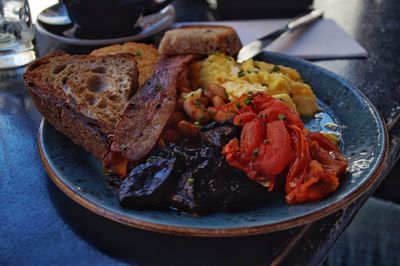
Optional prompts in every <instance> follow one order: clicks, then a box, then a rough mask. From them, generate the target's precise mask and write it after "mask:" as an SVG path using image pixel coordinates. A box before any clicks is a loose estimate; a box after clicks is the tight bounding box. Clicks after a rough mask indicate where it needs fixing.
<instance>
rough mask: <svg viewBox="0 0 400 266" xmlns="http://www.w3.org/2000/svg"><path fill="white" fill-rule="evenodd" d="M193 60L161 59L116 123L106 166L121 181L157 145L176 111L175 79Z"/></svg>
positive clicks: (106, 158) (189, 56)
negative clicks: (130, 165)
mask: <svg viewBox="0 0 400 266" xmlns="http://www.w3.org/2000/svg"><path fill="white" fill-rule="evenodd" d="M192 59H193V56H191V55H186V56H175V57H171V58H167V59H162V60H161V61H160V62H159V64H158V66H157V68H156V72H155V74H154V76H152V77H151V78H150V79H149V80H148V81H147V82H146V83H145V84H144V86H143V87H142V88H141V89H140V91H139V92H138V93H136V95H134V96H133V97H132V98H131V100H130V101H129V104H128V106H127V108H126V109H125V111H124V113H123V114H122V116H121V119H120V120H119V121H118V123H117V125H116V127H115V131H114V137H113V139H114V140H113V142H112V144H111V147H110V152H109V153H108V154H107V156H106V157H105V160H104V162H105V166H106V167H108V168H110V170H111V171H112V172H114V173H117V174H119V175H120V176H121V177H124V176H125V175H126V171H127V164H128V163H136V162H139V161H140V160H141V159H143V158H144V156H146V155H147V154H148V153H149V152H150V151H151V149H152V148H153V147H154V146H155V145H156V143H157V140H158V138H159V137H160V135H161V132H162V130H163V129H164V127H165V125H166V124H167V122H168V120H169V119H170V117H171V114H172V113H173V112H174V110H175V105H176V96H177V94H176V87H177V85H178V84H177V83H178V75H179V74H180V72H181V71H182V70H183V68H184V67H185V65H186V64H187V63H188V62H190V60H192Z"/></svg>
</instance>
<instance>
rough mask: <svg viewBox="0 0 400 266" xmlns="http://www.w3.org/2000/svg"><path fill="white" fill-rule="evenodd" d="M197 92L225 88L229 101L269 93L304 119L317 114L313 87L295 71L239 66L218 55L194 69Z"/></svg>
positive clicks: (257, 63)
mask: <svg viewBox="0 0 400 266" xmlns="http://www.w3.org/2000/svg"><path fill="white" fill-rule="evenodd" d="M191 79H192V81H193V83H192V87H193V88H203V89H207V88H209V87H210V85H212V84H214V85H218V86H222V87H223V88H224V89H225V91H226V93H227V96H228V97H229V100H231V101H232V100H234V99H237V98H239V97H240V96H241V95H243V94H246V93H248V92H265V93H267V94H268V95H272V96H274V97H275V98H279V99H281V100H283V101H284V102H286V103H287V104H288V105H289V106H290V107H291V108H292V110H294V111H297V112H298V113H299V114H300V115H303V116H312V115H314V113H315V112H316V111H317V108H318V106H317V98H316V97H315V95H314V93H313V91H312V89H311V87H310V85H308V84H305V83H304V82H303V81H302V79H301V77H300V74H299V73H298V72H297V71H296V70H295V69H293V68H289V67H285V66H278V65H273V64H269V63H266V62H262V61H256V60H253V59H249V60H246V61H245V62H243V63H241V64H239V63H237V62H236V61H235V59H234V58H233V57H230V56H227V55H224V54H222V53H214V54H212V55H210V56H208V57H207V58H206V59H204V60H201V61H199V62H197V63H194V64H192V66H191Z"/></svg>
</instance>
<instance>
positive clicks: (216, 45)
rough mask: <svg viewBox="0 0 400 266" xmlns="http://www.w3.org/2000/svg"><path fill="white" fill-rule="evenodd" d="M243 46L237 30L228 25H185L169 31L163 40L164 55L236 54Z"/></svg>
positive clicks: (160, 50) (162, 50)
mask: <svg viewBox="0 0 400 266" xmlns="http://www.w3.org/2000/svg"><path fill="white" fill-rule="evenodd" d="M241 47H242V43H241V42H240V39H239V36H238V35H237V33H236V31H235V30H234V29H233V28H231V27H228V26H217V25H207V26H200V25H199V26H183V27H181V28H178V29H174V30H170V31H167V32H166V33H165V35H164V37H163V39H162V40H161V43H160V47H159V52H160V53H161V54H162V55H165V56H169V55H177V54H201V55H209V54H212V53H214V52H217V51H219V52H222V53H225V54H227V55H235V54H237V53H238V52H239V50H240V48H241Z"/></svg>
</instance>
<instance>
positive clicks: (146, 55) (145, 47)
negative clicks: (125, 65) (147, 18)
mask: <svg viewBox="0 0 400 266" xmlns="http://www.w3.org/2000/svg"><path fill="white" fill-rule="evenodd" d="M121 53H130V54H133V55H134V56H135V58H136V62H137V68H138V71H139V86H142V85H143V83H144V82H145V81H146V80H148V79H149V78H150V77H151V75H153V72H154V67H155V65H156V63H157V61H158V59H159V57H160V55H159V54H158V50H157V49H156V48H155V47H154V46H153V45H151V44H144V43H135V42H127V43H124V44H114V45H110V46H106V47H102V48H99V49H96V50H93V51H92V52H91V53H90V55H95V56H104V55H111V54H121Z"/></svg>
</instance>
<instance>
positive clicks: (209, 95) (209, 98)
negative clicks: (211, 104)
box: [203, 90, 215, 101]
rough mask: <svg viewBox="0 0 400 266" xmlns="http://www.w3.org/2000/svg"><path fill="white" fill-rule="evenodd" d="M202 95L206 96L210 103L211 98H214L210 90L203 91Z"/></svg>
mask: <svg viewBox="0 0 400 266" xmlns="http://www.w3.org/2000/svg"><path fill="white" fill-rule="evenodd" d="M203 95H204V96H206V98H207V99H208V100H209V101H212V98H213V97H214V96H215V95H214V93H212V92H211V91H210V90H204V92H203Z"/></svg>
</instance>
